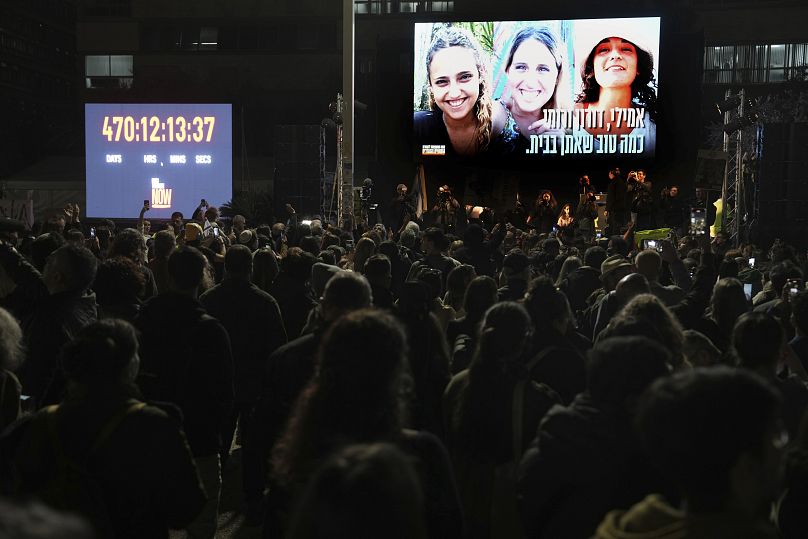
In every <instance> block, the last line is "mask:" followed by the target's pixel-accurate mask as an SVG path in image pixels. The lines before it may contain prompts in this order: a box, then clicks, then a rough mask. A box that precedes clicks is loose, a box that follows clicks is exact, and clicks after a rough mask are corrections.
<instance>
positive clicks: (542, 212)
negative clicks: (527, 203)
mask: <svg viewBox="0 0 808 539" xmlns="http://www.w3.org/2000/svg"><path fill="white" fill-rule="evenodd" d="M556 208H558V202H557V201H556V199H555V197H554V196H553V193H552V191H548V190H547V189H545V190H543V191H542V192H541V193H539V196H537V197H536V203H535V204H534V205H533V211H531V212H530V216H528V218H527V223H528V225H530V226H531V227H533V228H535V229H536V230H537V231H538V232H539V234H549V233H550V232H552V231H553V226H554V225H555V224H556Z"/></svg>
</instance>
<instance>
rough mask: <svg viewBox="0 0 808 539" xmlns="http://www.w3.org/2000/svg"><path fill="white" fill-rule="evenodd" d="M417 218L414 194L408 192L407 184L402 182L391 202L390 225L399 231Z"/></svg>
mask: <svg viewBox="0 0 808 539" xmlns="http://www.w3.org/2000/svg"><path fill="white" fill-rule="evenodd" d="M415 218H416V214H415V203H414V201H413V199H412V195H410V194H409V193H408V192H407V186H406V185H404V184H403V183H400V184H398V185H397V186H396V197H395V198H394V199H393V200H392V202H390V215H389V217H388V222H389V226H390V228H392V229H393V230H394V231H396V233H398V232H399V231H401V229H402V228H403V227H404V225H406V224H407V223H408V222H409V221H413V220H415Z"/></svg>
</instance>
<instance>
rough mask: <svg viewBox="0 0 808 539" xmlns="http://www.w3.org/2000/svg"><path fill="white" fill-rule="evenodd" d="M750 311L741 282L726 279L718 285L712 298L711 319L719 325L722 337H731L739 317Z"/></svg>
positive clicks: (729, 278)
mask: <svg viewBox="0 0 808 539" xmlns="http://www.w3.org/2000/svg"><path fill="white" fill-rule="evenodd" d="M748 310H749V304H748V302H747V300H746V294H744V291H743V284H742V283H741V281H739V280H738V279H734V278H732V277H725V278H723V279H720V280H719V281H718V282H717V283H716V285H715V288H713V296H712V298H710V318H712V319H713V321H714V322H715V323H716V325H718V330H719V331H720V332H721V334H722V335H725V336H727V337H729V335H731V334H732V329H733V328H734V327H735V322H736V321H737V320H738V317H740V316H741V315H742V314H744V313H745V312H747V311H748Z"/></svg>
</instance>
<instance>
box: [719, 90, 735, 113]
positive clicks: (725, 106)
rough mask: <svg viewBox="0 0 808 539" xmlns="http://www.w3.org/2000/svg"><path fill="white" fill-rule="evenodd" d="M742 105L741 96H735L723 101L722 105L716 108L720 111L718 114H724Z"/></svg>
mask: <svg viewBox="0 0 808 539" xmlns="http://www.w3.org/2000/svg"><path fill="white" fill-rule="evenodd" d="M740 104H741V96H740V95H734V96H732V97H729V98H727V99H725V100H724V101H722V102H721V103H716V104H715V108H717V109H718V114H724V113H726V112H729V111H731V110H735V109H737V108H738V105H740Z"/></svg>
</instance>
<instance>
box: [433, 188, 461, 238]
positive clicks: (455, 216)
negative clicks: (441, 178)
mask: <svg viewBox="0 0 808 539" xmlns="http://www.w3.org/2000/svg"><path fill="white" fill-rule="evenodd" d="M432 215H433V217H434V218H435V225H436V226H438V227H440V228H442V229H443V231H444V232H452V233H453V232H455V230H456V229H457V226H458V225H459V224H460V203H459V202H458V201H457V199H456V198H455V197H454V195H452V190H451V189H450V188H449V186H448V185H441V186H440V187H438V200H437V202H436V203H435V206H434V207H433V208H432Z"/></svg>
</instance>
